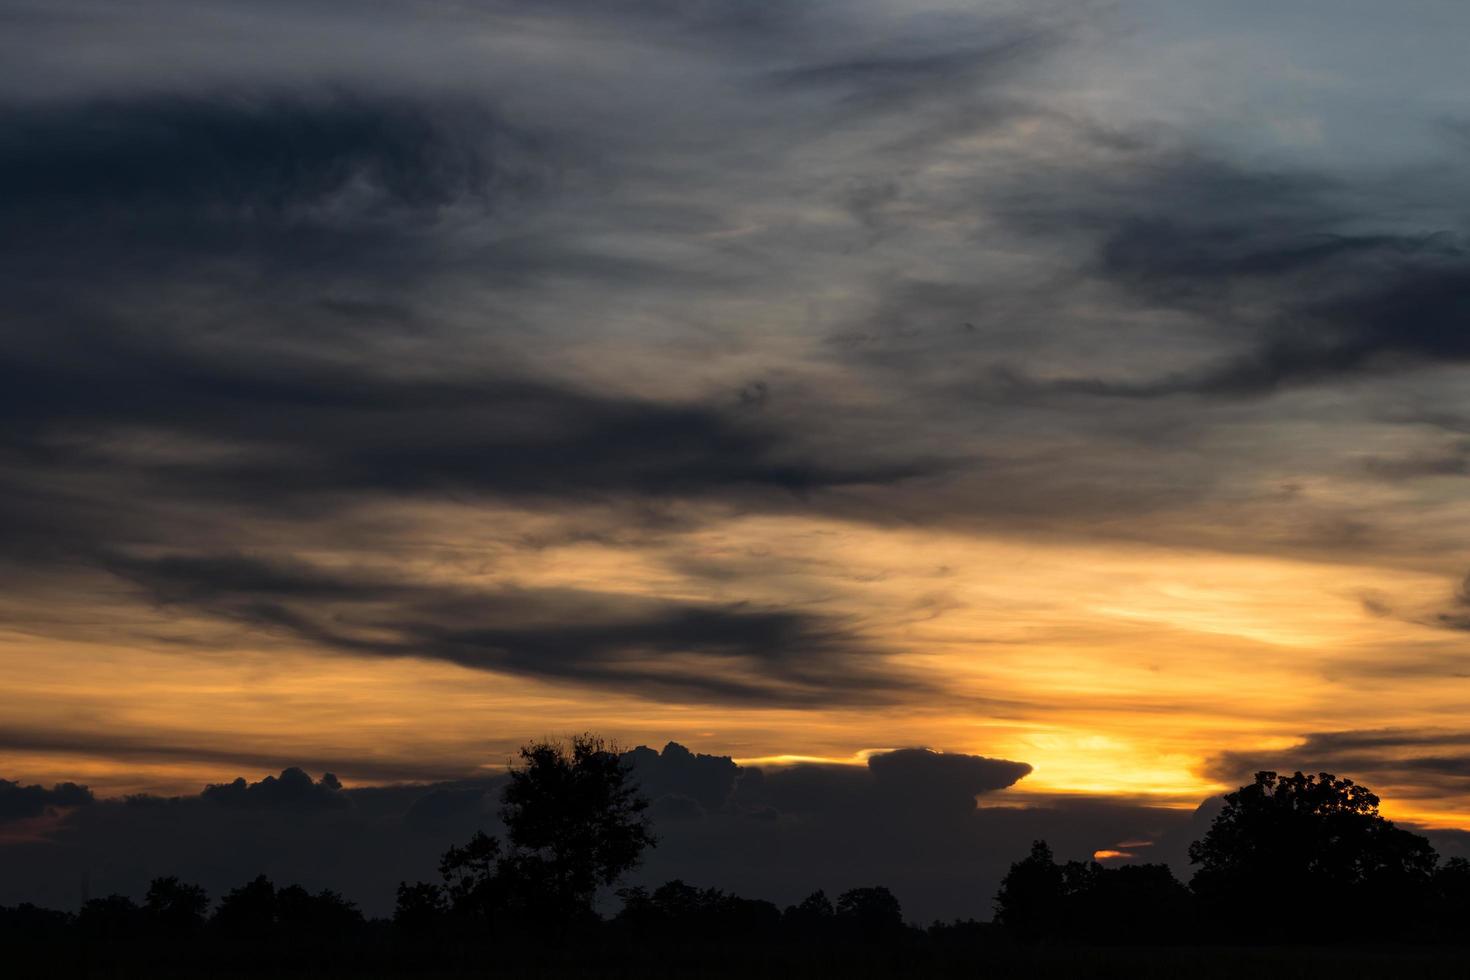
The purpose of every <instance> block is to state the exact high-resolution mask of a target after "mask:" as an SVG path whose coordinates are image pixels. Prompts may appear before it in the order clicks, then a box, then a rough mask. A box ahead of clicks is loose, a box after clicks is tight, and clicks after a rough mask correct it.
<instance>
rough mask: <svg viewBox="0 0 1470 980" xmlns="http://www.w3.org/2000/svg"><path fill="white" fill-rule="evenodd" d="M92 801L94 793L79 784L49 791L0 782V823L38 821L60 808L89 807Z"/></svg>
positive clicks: (70, 784)
mask: <svg viewBox="0 0 1470 980" xmlns="http://www.w3.org/2000/svg"><path fill="white" fill-rule="evenodd" d="M92 799H93V797H92V791H91V790H89V789H87V787H85V786H78V785H77V784H76V783H57V784H56V785H54V786H52V787H51V788H50V789H47V788H46V787H44V786H40V785H36V784H32V785H29V786H24V785H21V784H20V783H18V782H13V781H11V780H9V779H0V821H5V820H24V819H26V818H28V817H39V816H42V815H44V814H46V813H50V812H54V811H55V810H56V808H58V807H73V806H86V805H87V804H88V803H91V802H92Z"/></svg>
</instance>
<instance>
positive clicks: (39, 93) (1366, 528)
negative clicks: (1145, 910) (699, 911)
mask: <svg viewBox="0 0 1470 980" xmlns="http://www.w3.org/2000/svg"><path fill="white" fill-rule="evenodd" d="M0 24H3V29H0V93H3V94H0V226H3V228H4V230H5V234H4V235H3V236H0V285H3V288H0V340H3V344H0V408H3V412H4V419H5V425H4V426H3V428H0V776H3V777H4V779H5V780H7V782H5V783H0V801H3V799H4V798H5V792H6V791H8V792H10V793H11V797H12V798H13V799H15V800H17V801H19V802H16V803H15V804H14V805H13V806H10V808H9V809H8V810H7V809H6V807H5V806H4V805H0V821H3V820H4V819H6V814H7V813H8V814H10V817H11V818H12V819H11V823H12V827H11V829H10V830H9V831H8V832H7V831H6V830H5V826H6V825H5V823H3V822H0V839H9V840H13V841H18V842H22V843H21V844H15V845H12V846H16V847H20V846H22V845H23V846H24V847H25V848H26V849H28V851H27V852H28V853H30V852H31V851H34V852H35V853H36V854H41V855H43V856H42V857H38V858H36V860H37V861H38V862H41V863H39V864H37V867H41V866H42V865H43V864H44V862H45V861H46V860H54V858H55V854H57V853H59V849H60V848H61V847H62V846H64V844H65V834H67V833H71V834H77V833H84V832H85V831H84V830H83V829H81V828H80V826H79V825H80V823H82V822H85V821H83V820H82V818H80V817H77V816H76V815H75V813H76V812H82V811H88V812H91V811H90V809H89V808H88V807H81V808H79V809H78V810H77V811H75V812H74V811H73V810H72V809H71V808H72V806H73V805H74V804H75V802H76V799H77V797H76V794H75V792H73V791H71V790H64V789H59V790H51V789H47V787H51V786H52V785H53V784H58V783H67V782H70V783H75V784H79V785H82V786H86V787H89V790H87V792H88V793H89V794H90V796H89V797H88V798H89V799H92V800H94V801H105V800H109V799H118V798H121V797H123V796H125V795H127V794H146V795H148V798H154V797H157V798H165V797H169V798H176V799H178V800H190V801H192V800H196V799H204V798H205V797H204V796H201V795H200V794H201V790H202V788H203V787H205V786H207V785H210V784H218V785H226V784H230V783H231V782H232V781H233V780H235V779H236V778H237V777H243V778H245V780H246V785H255V784H258V783H260V782H261V781H262V780H263V778H264V777H266V776H267V775H270V774H279V773H281V772H282V771H283V770H286V769H287V768H288V767H294V766H299V767H302V768H303V769H304V770H306V772H308V773H310V774H312V777H311V778H313V779H320V778H321V773H323V772H328V771H329V772H331V773H333V774H334V779H333V782H337V781H340V783H341V784H342V787H345V788H332V787H329V789H331V792H332V793H339V792H340V793H347V794H354V793H355V794H358V795H356V796H350V797H349V796H344V797H342V799H351V800H357V801H359V802H358V803H356V804H354V805H356V806H359V807H363V808H366V807H367V804H366V803H363V802H361V801H364V800H367V799H369V797H370V796H371V794H372V793H373V792H379V791H374V790H373V789H372V788H373V787H388V786H399V785H400V784H403V785H420V786H429V785H433V786H439V785H441V784H442V785H444V786H458V787H461V788H463V787H465V786H471V787H479V788H478V789H474V790H473V792H471V791H470V790H464V792H471V795H474V793H480V794H482V795H483V793H485V792H488V791H489V790H487V789H485V787H488V786H492V785H493V781H494V779H495V778H496V774H497V773H499V772H501V771H502V770H503V768H504V766H505V764H506V761H507V759H508V758H509V757H510V756H511V754H512V753H513V752H514V750H515V747H516V746H518V745H519V744H521V743H523V742H525V741H527V740H528V739H531V738H535V737H538V736H541V735H546V734H557V733H565V732H574V731H583V730H593V731H597V732H600V733H602V734H604V735H607V736H609V737H612V738H614V739H616V740H618V741H619V742H620V743H621V744H623V745H625V746H636V745H640V744H646V745H650V746H654V747H658V746H663V745H664V744H665V743H667V742H670V741H673V742H676V743H679V744H680V745H682V746H687V747H689V748H690V749H692V750H693V751H694V752H696V753H700V754H704V755H708V756H711V757H728V758H729V759H730V760H733V761H731V762H730V763H729V765H730V766H734V767H735V768H736V769H738V770H739V771H741V772H748V771H753V770H756V769H759V770H761V771H762V772H764V773H765V774H766V778H770V777H771V774H772V773H777V772H789V773H794V774H796V775H793V776H792V777H791V778H792V779H804V778H814V779H817V778H820V779H825V778H839V777H837V776H830V774H831V773H832V772H840V773H845V774H846V775H845V776H842V777H840V778H847V779H854V780H858V779H867V778H870V774H871V773H872V772H873V771H874V770H872V768H871V766H870V760H872V759H874V758H883V757H884V754H885V753H890V754H891V753H892V752H893V751H894V750H899V749H913V748H919V747H924V748H928V749H932V750H935V751H938V752H944V753H948V754H950V755H952V756H954V757H955V759H956V760H960V759H963V758H964V757H978V758H979V759H980V760H981V762H977V763H975V764H976V765H981V766H982V767H983V765H989V764H991V763H994V764H995V765H1000V766H1002V769H1001V770H997V771H1002V772H1005V773H1020V772H1021V771H1022V769H1021V768H1016V766H1020V767H1022V768H1024V769H1025V771H1024V773H1023V774H1022V775H1019V776H1016V777H1015V778H1013V779H1012V778H1010V777H1007V779H1006V780H1003V781H1001V784H999V785H997V784H995V781H994V780H991V779H990V778H989V776H987V777H986V778H983V779H978V781H977V782H975V783H974V785H973V786H970V784H968V783H967V784H966V785H967V786H970V789H972V790H973V793H968V794H961V795H962V796H963V797H965V798H966V799H969V798H971V797H973V796H974V795H975V794H980V796H979V799H980V801H981V802H980V808H979V810H978V811H976V812H977V813H984V812H987V811H995V812H994V813H991V815H990V816H989V817H987V818H986V819H987V820H990V821H991V822H992V823H993V822H994V821H995V820H1001V819H1004V820H1021V821H1022V823H1021V824H1018V827H1021V829H1018V830H1016V831H1015V834H1016V835H1019V836H1015V841H1019V840H1020V839H1021V837H1024V836H1025V833H1024V832H1023V831H1024V826H1023V825H1024V820H1022V818H1019V817H1014V816H1011V815H1012V814H1015V813H1021V814H1030V817H1028V818H1026V819H1031V820H1033V821H1037V822H1039V823H1038V824H1037V825H1038V826H1039V825H1041V824H1044V823H1045V822H1046V821H1053V822H1056V821H1061V823H1064V824H1066V828H1067V829H1066V830H1065V831H1063V830H1057V831H1056V833H1058V834H1062V833H1064V832H1065V833H1067V834H1072V835H1073V837H1075V840H1076V843H1075V847H1074V849H1076V850H1080V851H1081V852H1082V853H1086V852H1087V851H1089V850H1092V849H1109V848H1113V847H1114V845H1118V844H1121V843H1126V842H1127V840H1128V838H1127V837H1126V836H1124V835H1125V834H1144V835H1149V836H1146V839H1147V840H1150V841H1152V843H1153V844H1156V845H1158V846H1160V847H1163V846H1165V844H1166V842H1165V837H1166V836H1167V834H1168V833H1170V832H1172V831H1171V828H1175V827H1176V825H1179V822H1180V821H1182V820H1186V819H1190V814H1191V812H1192V811H1194V809H1195V808H1196V807H1197V806H1199V805H1200V804H1201V802H1202V801H1204V800H1207V799H1209V798H1212V797H1214V796H1216V795H1217V794H1219V793H1220V792H1222V791H1224V790H1226V789H1228V788H1230V787H1233V786H1235V785H1239V783H1240V782H1242V781H1243V780H1245V779H1247V778H1248V777H1249V775H1250V773H1251V772H1253V771H1254V770H1255V769H1257V768H1261V767H1279V768H1285V769H1296V768H1304V769H1314V768H1316V769H1328V770H1329V771H1334V772H1337V773H1339V774H1341V775H1348V776H1352V777H1354V778H1357V779H1360V780H1361V781H1363V782H1365V783H1367V784H1368V785H1370V786H1371V787H1373V788H1374V789H1375V790H1377V791H1378V792H1379V793H1380V795H1382V796H1383V798H1384V809H1385V812H1386V813H1387V814H1388V815H1390V816H1393V817H1395V818H1396V819H1399V820H1402V821H1405V822H1408V823H1411V824H1413V825H1415V826H1418V827H1423V828H1434V829H1439V830H1446V831H1450V830H1456V829H1470V727H1467V725H1466V723H1465V720H1464V705H1465V703H1466V699H1467V697H1470V657H1467V652H1470V651H1467V640H1470V636H1467V631H1470V585H1467V584H1466V572H1467V569H1470V520H1467V518H1470V494H1467V480H1470V395H1467V389H1466V387H1465V380H1466V373H1467V370H1470V333H1467V332H1466V331H1465V329H1464V327H1465V325H1466V321H1467V319H1470V251H1467V240H1466V237H1465V236H1466V224H1467V217H1470V216H1467V213H1466V207H1465V204H1464V202H1465V201H1466V200H1470V195H1467V191H1470V186H1467V185H1470V176H1467V174H1470V168H1467V166H1466V164H1467V162H1470V108H1467V107H1470V73H1466V72H1465V71H1464V70H1463V50H1462V48H1463V44H1462V39H1463V38H1464V37H1465V36H1466V33H1467V31H1470V9H1467V8H1466V6H1465V5H1464V4H1463V3H1460V2H1457V0H1405V2H1403V3H1399V4H1394V5H1392V7H1391V8H1390V7H1389V6H1385V5H1383V4H1379V3H1369V2H1366V0H1332V2H1330V3H1328V2H1325V0H1299V2H1296V3H1292V4H1280V3H1267V2H1263V0H1240V2H1235V3H1231V4H1219V3H1210V2H1206V0H1112V2H1088V0H1072V2H1052V0H1032V2H1025V3H1022V2H1014V3H1013V2H1002V0H995V2H990V0H971V2H967V3H958V2H955V3H945V2H928V0H909V2H897V0H844V2H841V3H838V2H827V0H809V2H802V3H790V2H776V0H745V2H737V0H683V2H676V0H596V2H594V0H541V2H537V3H530V2H517V0H458V2H449V0H409V2H403V3H398V4H393V5H382V6H377V5H374V6H371V7H364V6H363V5H360V4H347V3H344V2H341V0H293V2H289V3H288V2H284V0H252V2H250V3H238V2H224V0H189V2H187V3H185V2H175V0H140V2H137V3H130V4H125V5H123V4H114V3H105V2H86V0H44V2H40V0H35V2H32V0H3V2H0ZM666 754H667V753H666ZM899 758H907V757H905V756H899ZM709 765H715V763H709ZM837 766H842V767H845V768H842V769H836V768H834V767H837ZM1005 766H1011V768H1005ZM924 771H925V772H928V770H924ZM985 771H986V772H987V773H990V772H991V770H989V769H987V770H985ZM803 774H804V775H803ZM812 774H828V775H812ZM871 778H874V779H877V778H878V777H876V776H874V777H871ZM926 778H927V777H926ZM966 778H969V777H966ZM977 778H978V777H977ZM487 780H488V781H489V782H486V781H487ZM879 782H881V780H879ZM31 785H38V786H40V787H41V789H40V790H38V791H37V793H39V794H40V795H37V793H32V794H30V795H29V796H26V795H25V792H24V791H23V787H26V786H31ZM312 785H320V784H317V783H313V784H312ZM7 787H8V790H7ZM76 792H80V791H76ZM324 792H325V791H324ZM380 792H382V793H388V792H389V791H388V790H381V791H380ZM393 792H399V790H394V791H393ZM402 792H409V791H408V790H402ZM446 792H447V790H446ZM456 792H459V790H456ZM731 792H733V791H731ZM865 792H866V790H865ZM875 792H876V791H875ZM363 794H368V795H363ZM679 795H680V796H681V798H683V797H684V796H686V795H687V794H682V793H681V794H679ZM737 795H738V794H737ZM921 796H922V794H921ZM22 797H23V799H22ZM372 798H373V799H379V797H372ZM386 798H387V797H382V799H386ZM478 798H479V797H476V799H478ZM333 799H334V800H336V799H337V797H335V796H334V797H333ZM394 799H398V797H394ZM404 799H407V798H404ZM735 799H736V797H735V796H729V795H728V794H727V796H722V797H720V799H719V800H718V801H715V802H713V803H710V804H709V805H708V806H705V807H704V808H703V810H701V812H705V811H708V812H707V813H706V815H708V814H712V813H715V812H717V811H718V812H724V811H725V809H728V806H730V805H734V804H732V803H731V801H732V800H735ZM400 802H402V801H400ZM411 802H412V801H409V802H404V803H403V806H404V807H408V806H409V805H410V804H411ZM747 803H748V805H749V806H757V805H759V806H766V805H767V803H766V802H760V803H758V804H757V803H749V802H748V801H747ZM190 805H191V806H192V805H193V804H192V803H191V804H190ZM201 805H202V804H201ZM343 805H344V806H345V805H346V804H343ZM395 805H396V804H395ZM746 805H747V804H741V806H746ZM772 805H774V804H772ZM333 806H336V804H333ZM38 808H40V809H38ZM47 808H49V809H47ZM722 808H723V809H722ZM778 809H779V807H778ZM879 809H881V807H880V808H879ZM962 809H963V810H965V811H966V813H969V811H970V809H971V808H970V807H969V805H968V803H966V805H965V806H964V807H963V808H962ZM43 810H45V811H46V812H49V813H51V814H53V816H55V817H56V819H57V820H60V821H61V823H62V824H66V823H67V822H68V821H70V822H71V823H72V824H78V826H72V827H71V829H70V830H66V829H65V828H63V829H61V830H58V829H57V825H56V823H55V822H54V821H53V822H52V823H50V824H47V825H46V826H45V827H41V826H40V825H37V824H34V820H35V819H37V818H38V814H39V813H41V812H42V811H43ZM1001 811H1004V814H1005V815H1004V816H996V814H997V813H1000V812H1001ZM97 812H102V811H100V810H99V811H97ZM108 812H111V811H108ZM119 812H120V811H119ZM190 812H192V811H190ZM333 812H335V811H333ZM363 812H367V811H366V810H364V811H363ZM373 812H376V811H373ZM394 812H395V813H397V812H398V811H394ZM742 812H743V811H742ZM783 812H785V811H783ZM791 812H805V811H799V808H798V811H791ZM1125 812H1126V814H1128V816H1127V819H1126V820H1122V818H1119V820H1121V822H1119V820H1113V822H1111V823H1110V822H1109V820H1112V818H1111V817H1108V818H1106V819H1105V818H1104V817H1101V816H1098V814H1100V813H1107V814H1113V815H1116V814H1119V813H1125ZM970 815H971V816H973V814H970ZM686 816H687V813H686ZM109 819H111V818H109ZM119 819H121V818H119ZM129 819H132V818H131V817H130V818H129ZM140 819H141V818H140ZM384 819H387V818H384ZM394 819H398V818H397V817H394ZM793 819H795V818H793ZM945 819H949V817H948V816H947V817H946V818H945ZM961 819H969V817H968V816H967V817H964V818H961ZM26 821H32V822H30V823H27V822H26ZM1068 821H1070V822H1068ZM1130 821H1131V822H1130ZM1089 822H1090V823H1089ZM797 823H798V824H799V823H800V821H799V820H797ZM1124 824H1127V826H1126V827H1125V826H1124ZM456 826H457V825H456ZM466 826H467V825H466ZM783 826H784V825H783ZM966 826H968V825H966ZM1059 826H1060V824H1059ZM1088 826H1091V827H1092V828H1093V830H1091V831H1088V830H1086V828H1087V827H1088ZM808 829H809V828H808ZM112 832H113V831H109V833H112ZM119 832H120V831H119ZM7 833H8V837H7V836H6V835H7ZM140 833H141V831H140ZM446 833H447V831H446ZM711 833H713V831H711ZM793 833H794V831H793ZM956 833H958V834H960V836H961V837H965V835H966V834H969V833H970V831H968V830H966V831H963V832H961V831H956ZM1089 834H1090V836H1089ZM58 835H60V836H58ZM1013 836H1014V835H1013ZM109 839H111V838H109ZM691 839H692V838H691ZM792 839H795V838H789V839H788V840H792ZM965 839H967V840H968V838H967V837H966V838H965ZM1068 839H1072V838H1068ZM1006 840H1007V842H1008V843H1007V844H1006V846H1007V847H1013V846H1015V844H1014V841H1012V840H1011V838H1009V837H1007V838H1006ZM1092 841H1095V843H1092ZM47 842H49V843H50V844H51V845H54V846H53V847H52V850H50V851H46V850H44V847H45V845H46V844H47ZM767 845H769V842H767ZM767 845H762V846H767ZM0 846H4V845H3V844H0ZM160 846H161V845H160ZM426 846H427V845H426ZM751 846H754V845H751ZM783 846H787V845H783ZM965 846H967V847H968V846H971V845H970V844H966V845H965ZM974 846H976V847H979V848H980V850H981V851H984V858H983V860H984V861H988V862H991V864H994V862H995V861H997V860H999V859H1000V858H999V857H997V856H996V855H997V854H999V853H1000V847H1001V845H1000V844H999V843H996V844H995V846H994V847H988V848H987V847H982V846H981V845H979V844H977V845H974ZM691 847H693V845H691ZM38 848H40V850H37V849H38ZM676 850H677V848H676ZM694 850H696V851H697V850H698V848H694ZM978 853H979V852H977V854H978ZM45 854H50V855H52V857H51V858H46V857H44V855H45ZM1001 856H1002V857H1005V858H1006V859H1007V860H1008V859H1010V858H1011V857H1013V856H1019V855H1012V854H1009V853H1006V854H1004V855H1001ZM167 859H168V854H167V853H166V851H161V852H159V856H158V861H159V862H165V861H166V860H167ZM976 860H977V861H979V860H981V858H980V857H977V858H976ZM942 864H943V862H942V861H940V862H938V863H937V864H936V865H935V867H938V866H940V865H942ZM991 864H987V865H986V867H987V868H988V867H991ZM1000 866H1001V867H1003V865H1000ZM139 873H141V872H139ZM734 873H735V872H734V871H732V870H731V869H730V868H724V869H723V870H722V869H720V868H711V869H710V874H711V875H714V876H716V877H717V876H718V875H720V874H734ZM896 873H901V870H900V872H896ZM987 873H988V872H987ZM323 874H325V872H323ZM774 880H775V879H771V881H774ZM712 883H716V884H718V882H712ZM752 886H753V887H770V888H776V889H777V890H779V889H780V888H783V887H785V886H784V885H782V884H780V883H776V884H771V882H770V881H765V880H764V879H763V880H761V881H754V880H752ZM914 887H915V889H916V890H920V891H922V890H923V888H925V887H927V886H925V885H924V884H923V883H922V882H920V883H918V884H916V885H914ZM926 894H927V893H926ZM945 894H949V893H947V892H942V889H941V890H940V891H935V892H934V895H935V896H936V897H934V899H933V901H932V905H933V908H934V909H935V910H936V912H943V911H945V910H946V909H948V908H949V907H950V906H947V905H946V904H945V901H946V899H945V898H944V895H945ZM926 907H927V906H926Z"/></svg>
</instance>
